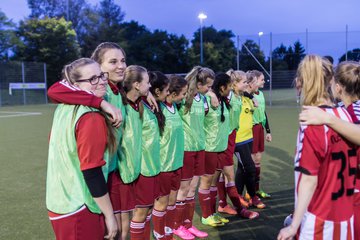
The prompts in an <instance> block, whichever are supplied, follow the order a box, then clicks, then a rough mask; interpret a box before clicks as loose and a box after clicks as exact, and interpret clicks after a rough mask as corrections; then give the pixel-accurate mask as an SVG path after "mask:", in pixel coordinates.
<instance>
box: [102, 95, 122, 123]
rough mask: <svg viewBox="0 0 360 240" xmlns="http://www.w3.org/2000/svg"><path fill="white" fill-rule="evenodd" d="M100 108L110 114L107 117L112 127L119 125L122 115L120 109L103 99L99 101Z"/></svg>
mask: <svg viewBox="0 0 360 240" xmlns="http://www.w3.org/2000/svg"><path fill="white" fill-rule="evenodd" d="M100 108H101V109H102V110H103V111H104V112H105V113H107V114H108V115H109V116H110V117H109V119H110V121H111V122H112V125H113V126H114V127H116V128H118V127H120V124H121V122H122V121H123V116H122V114H121V110H120V109H118V108H116V107H115V106H114V105H112V104H110V103H108V102H107V101H105V100H102V101H101V104H100Z"/></svg>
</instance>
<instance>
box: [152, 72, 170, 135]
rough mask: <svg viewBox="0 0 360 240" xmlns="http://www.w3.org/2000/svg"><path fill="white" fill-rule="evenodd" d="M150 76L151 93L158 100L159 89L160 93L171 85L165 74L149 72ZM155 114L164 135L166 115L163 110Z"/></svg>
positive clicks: (156, 111)
mask: <svg viewBox="0 0 360 240" xmlns="http://www.w3.org/2000/svg"><path fill="white" fill-rule="evenodd" d="M148 74H149V80H150V84H151V87H150V92H151V93H152V95H153V96H155V98H156V92H155V91H156V89H159V91H160V92H161V91H163V90H164V89H165V88H166V87H167V86H168V85H169V82H170V80H169V79H168V78H167V77H166V76H165V74H163V73H162V72H159V71H150V72H148ZM157 103H158V106H160V102H159V101H157ZM154 114H155V116H156V118H157V120H158V124H159V129H160V135H162V134H163V132H164V128H165V121H166V118H165V115H164V113H163V112H162V111H161V109H159V110H155V111H154Z"/></svg>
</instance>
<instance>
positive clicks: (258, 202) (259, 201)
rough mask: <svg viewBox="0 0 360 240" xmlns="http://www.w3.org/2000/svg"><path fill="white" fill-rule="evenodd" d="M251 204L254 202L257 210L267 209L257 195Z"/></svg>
mask: <svg viewBox="0 0 360 240" xmlns="http://www.w3.org/2000/svg"><path fill="white" fill-rule="evenodd" d="M251 202H252V205H253V206H254V207H256V208H259V209H263V208H265V207H266V205H265V204H264V203H263V202H262V201H261V200H260V198H259V197H258V196H256V195H255V196H254V197H253V198H252V199H251Z"/></svg>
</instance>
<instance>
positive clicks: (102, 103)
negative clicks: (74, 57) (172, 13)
mask: <svg viewBox="0 0 360 240" xmlns="http://www.w3.org/2000/svg"><path fill="white" fill-rule="evenodd" d="M125 57H126V55H125V52H124V50H123V49H122V48H121V47H119V46H118V45H117V44H116V43H112V42H104V43H101V44H99V45H98V46H97V47H96V49H95V50H94V52H93V54H92V59H94V60H95V61H97V62H98V63H99V64H100V67H101V69H102V71H104V72H108V73H109V85H108V86H107V93H106V95H105V97H104V98H105V99H106V100H107V101H109V102H110V103H111V104H112V105H111V104H108V102H107V101H106V100H105V99H103V98H99V97H97V96H96V95H94V93H93V92H91V91H82V90H81V89H79V88H77V87H74V86H69V84H67V83H66V81H61V82H57V83H55V84H54V85H52V86H51V87H50V88H49V91H48V95H49V97H50V98H51V99H53V100H55V101H56V102H63V103H66V104H82V105H85V106H90V107H94V108H100V107H101V108H102V109H103V110H104V111H107V113H110V114H113V116H114V115H115V117H116V115H117V116H119V115H120V116H122V118H123V119H124V121H125V118H126V111H125V105H126V104H127V100H126V94H125V92H124V90H123V81H124V74H125V69H126V59H125ZM149 95H151V94H149ZM149 101H150V102H152V103H153V104H154V105H156V101H154V100H151V97H150V99H149ZM111 106H115V107H111ZM114 109H120V110H119V111H120V113H119V114H117V112H116V110H114ZM115 125H116V126H117V127H118V130H117V137H118V140H119V141H120V142H122V141H121V139H122V136H123V132H124V124H120V121H117V122H116V123H115ZM121 155H122V148H121V147H120V146H119V147H118V148H117V153H116V154H114V156H113V159H112V160H113V164H110V166H111V168H110V171H111V173H110V176H109V180H108V185H109V193H110V199H111V201H112V204H113V207H114V212H115V216H116V218H117V220H118V224H119V229H120V231H121V236H120V237H121V239H122V240H125V239H126V238H127V235H128V232H129V227H130V226H129V212H130V211H132V210H133V209H134V207H135V203H134V201H135V199H134V198H135V197H134V191H133V189H132V186H131V185H129V184H124V183H123V182H122V180H121V179H120V176H119V170H118V164H119V163H118V162H119V160H120V158H119V157H120V156H121ZM114 167H115V169H114ZM120 213H121V216H120Z"/></svg>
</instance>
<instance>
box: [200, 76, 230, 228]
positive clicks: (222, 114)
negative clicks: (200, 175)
mask: <svg viewBox="0 0 360 240" xmlns="http://www.w3.org/2000/svg"><path fill="white" fill-rule="evenodd" d="M230 90H231V79H230V77H229V76H228V75H226V74H225V73H219V74H217V75H216V76H215V80H214V83H213V85H212V91H213V92H214V94H215V97H216V98H217V99H218V100H219V103H220V106H218V107H217V108H213V107H210V108H209V110H208V111H207V113H206V116H205V122H204V129H205V159H206V165H205V174H206V176H207V177H209V178H211V181H212V186H211V188H210V203H211V208H210V212H209V214H210V216H214V218H215V219H217V220H218V221H220V222H222V223H223V224H224V223H227V222H229V220H227V219H225V218H222V217H220V215H218V214H216V196H217V187H216V182H217V179H218V177H219V175H220V171H216V170H217V169H222V168H223V164H224V161H222V157H223V156H224V151H225V150H226V148H227V142H228V133H229V131H230V130H229V129H230V118H229V109H230V104H229V102H228V101H226V97H227V96H228V95H229V93H230ZM206 98H207V102H210V100H211V98H210V97H209V96H206ZM215 173H216V174H215ZM214 178H215V179H214ZM201 220H202V222H203V224H206V225H208V224H207V223H206V222H204V221H205V218H202V219H201Z"/></svg>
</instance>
